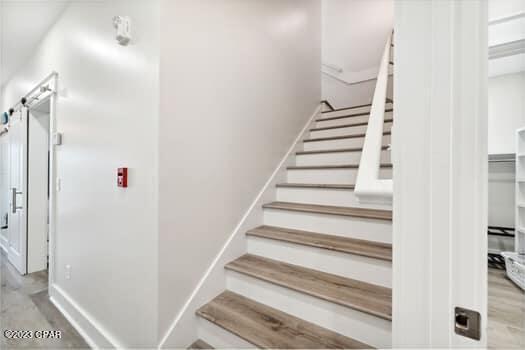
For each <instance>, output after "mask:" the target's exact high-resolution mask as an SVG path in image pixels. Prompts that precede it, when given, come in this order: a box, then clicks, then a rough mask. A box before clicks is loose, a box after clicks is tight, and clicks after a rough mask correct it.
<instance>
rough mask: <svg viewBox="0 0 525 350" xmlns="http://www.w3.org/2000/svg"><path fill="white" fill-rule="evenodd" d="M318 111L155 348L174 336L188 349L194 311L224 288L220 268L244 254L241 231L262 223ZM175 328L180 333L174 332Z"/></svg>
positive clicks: (222, 272)
mask: <svg viewBox="0 0 525 350" xmlns="http://www.w3.org/2000/svg"><path fill="white" fill-rule="evenodd" d="M320 112H321V105H319V106H318V107H317V108H316V110H315V112H314V113H313V114H312V116H311V117H310V118H309V119H308V122H307V123H306V124H305V126H304V128H303V129H302V130H301V132H300V133H299V136H297V138H296V139H295V141H294V142H293V144H292V146H291V147H290V149H289V150H288V152H287V153H286V155H285V156H284V157H283V158H282V160H281V161H280V163H279V165H278V166H277V168H276V169H275V170H274V172H273V173H272V175H271V176H270V178H269V180H268V181H267V182H266V184H265V185H264V186H263V188H262V189H261V191H260V192H259V194H258V195H257V197H255V199H254V201H253V202H252V204H251V205H250V207H249V208H248V210H247V211H246V213H245V214H244V216H243V217H242V219H241V220H240V222H239V224H238V225H237V226H236V227H235V229H234V230H233V232H232V233H231V235H230V237H229V238H228V240H227V241H226V243H225V244H224V245H223V247H222V248H221V250H220V251H219V253H218V254H217V256H216V257H215V259H214V260H213V262H212V263H211V265H210V266H209V267H208V269H207V270H206V273H205V274H204V276H203V277H202V278H201V280H200V281H199V283H198V284H197V287H196V288H195V290H194V291H193V293H192V294H191V295H190V297H189V298H188V300H187V301H186V303H185V304H184V306H183V307H182V309H181V310H180V312H179V313H178V314H177V316H176V317H175V319H174V320H173V322H172V323H171V326H170V327H169V328H168V331H167V332H166V334H165V335H164V336H163V337H162V339H161V341H160V343H159V345H158V349H162V348H163V347H164V346H165V345H166V342H167V341H168V339H169V338H170V337H172V336H174V337H177V340H176V341H174V342H175V343H177V344H176V345H177V346H178V347H181V346H188V345H189V344H191V342H192V341H194V340H195V339H196V338H195V339H191V337H192V336H196V327H197V326H196V325H197V322H196V319H195V317H194V312H195V309H196V308H197V307H200V306H202V305H201V304H203V303H205V302H207V301H209V299H211V298H212V297H214V296H215V295H216V294H218V293H219V292H220V291H222V290H224V289H225V286H226V281H225V278H224V266H223V265H224V264H225V263H226V262H228V261H229V260H233V258H235V257H238V256H240V255H242V254H244V253H245V252H246V237H245V232H246V231H247V230H248V229H250V228H253V226H255V225H257V224H259V225H260V224H262V209H261V206H262V204H264V202H266V201H268V199H269V198H275V195H276V189H275V185H276V184H277V182H279V180H280V179H281V177H283V176H285V173H286V167H287V165H288V164H289V162H290V161H291V159H293V156H294V154H295V151H296V150H297V147H299V143H300V142H301V141H302V140H303V139H305V138H306V137H307V134H308V132H309V129H310V128H311V125H312V124H313V123H315V118H316V117H317V116H318V115H319V113H320ZM176 328H179V329H183V330H182V331H181V330H179V331H177V332H176V331H175V329H176ZM192 333H193V334H192ZM181 338H182V339H181ZM172 342H173V341H172Z"/></svg>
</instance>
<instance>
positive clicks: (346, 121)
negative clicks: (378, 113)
mask: <svg viewBox="0 0 525 350" xmlns="http://www.w3.org/2000/svg"><path fill="white" fill-rule="evenodd" d="M352 114H358V113H352ZM392 116H393V112H387V113H385V119H391V118H392ZM369 117H370V115H360V116H353V117H348V118H341V119H334V120H330V119H328V120H322V119H319V120H318V121H317V122H316V123H315V125H316V126H315V127H316V128H325V127H329V126H339V125H344V124H351V123H363V122H364V123H368V118H369ZM326 118H328V117H326Z"/></svg>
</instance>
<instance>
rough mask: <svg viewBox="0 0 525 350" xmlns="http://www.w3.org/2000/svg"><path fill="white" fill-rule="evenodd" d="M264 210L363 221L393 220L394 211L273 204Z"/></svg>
mask: <svg viewBox="0 0 525 350" xmlns="http://www.w3.org/2000/svg"><path fill="white" fill-rule="evenodd" d="M263 208H264V209H278V210H290V211H298V212H303V213H314V214H327V215H339V216H351V217H357V218H363V219H377V220H388V221H391V220H392V211H390V210H380V209H366V208H352V207H338V206H331V205H318V204H303V203H291V202H273V203H268V204H265V205H263Z"/></svg>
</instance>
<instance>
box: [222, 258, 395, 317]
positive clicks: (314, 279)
mask: <svg viewBox="0 0 525 350" xmlns="http://www.w3.org/2000/svg"><path fill="white" fill-rule="evenodd" d="M226 269H227V270H232V271H236V272H239V273H242V274H245V275H248V276H251V277H254V278H258V279H261V280H264V281H266V282H270V283H273V284H276V285H279V286H282V287H285V288H289V289H292V290H295V291H298V292H302V293H305V294H308V295H311V296H314V297H318V298H321V299H324V300H326V301H329V302H333V303H336V304H339V305H342V306H346V307H349V308H351V309H355V310H358V311H362V312H365V313H368V314H371V315H374V316H377V317H381V318H383V319H386V320H392V290H391V289H388V288H385V287H381V286H376V285H373V284H369V283H365V282H361V281H357V280H353V279H350V278H346V277H342V276H338V275H333V274H329V273H325V272H321V271H317V270H312V269H308V268H305V267H301V266H297V265H291V264H287V263H284V262H281V261H277V260H272V259H267V258H264V257H260V256H256V255H250V254H246V255H243V256H242V257H240V258H239V259H237V260H235V261H232V262H231V263H229V264H227V265H226Z"/></svg>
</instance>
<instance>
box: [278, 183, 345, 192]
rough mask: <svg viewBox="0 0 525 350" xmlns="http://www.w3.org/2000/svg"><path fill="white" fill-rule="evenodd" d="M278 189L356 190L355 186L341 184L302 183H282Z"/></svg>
mask: <svg viewBox="0 0 525 350" xmlns="http://www.w3.org/2000/svg"><path fill="white" fill-rule="evenodd" d="M277 187H278V188H319V189H328V190H354V189H355V185H339V184H305V183H303V184H301V183H289V182H286V183H280V184H277Z"/></svg>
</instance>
